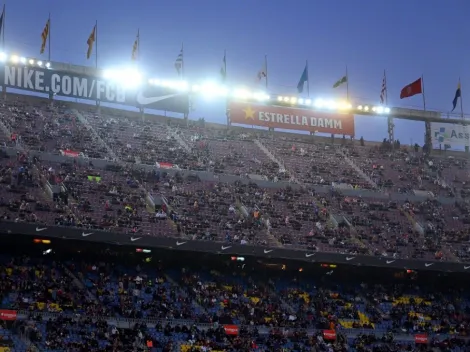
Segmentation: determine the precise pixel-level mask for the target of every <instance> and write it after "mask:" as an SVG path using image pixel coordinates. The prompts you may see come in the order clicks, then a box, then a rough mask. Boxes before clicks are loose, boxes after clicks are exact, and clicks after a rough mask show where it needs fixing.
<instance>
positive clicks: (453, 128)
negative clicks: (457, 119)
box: [431, 122, 470, 148]
mask: <svg viewBox="0 0 470 352" xmlns="http://www.w3.org/2000/svg"><path fill="white" fill-rule="evenodd" d="M431 134H432V139H433V144H434V145H436V144H442V148H444V145H446V144H447V145H449V146H450V148H454V147H464V146H468V145H469V142H470V128H469V127H467V126H462V125H454V124H451V123H441V122H432V123H431Z"/></svg>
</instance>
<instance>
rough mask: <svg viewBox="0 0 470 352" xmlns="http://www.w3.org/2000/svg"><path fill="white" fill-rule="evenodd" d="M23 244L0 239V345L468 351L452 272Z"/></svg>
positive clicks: (463, 298) (461, 298) (459, 288)
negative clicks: (437, 273) (301, 263)
mask: <svg viewBox="0 0 470 352" xmlns="http://www.w3.org/2000/svg"><path fill="white" fill-rule="evenodd" d="M33 242H34V241H32V240H31V238H29V237H22V236H17V237H16V238H5V237H3V238H2V239H0V244H1V247H0V248H1V252H0V275H1V277H2V279H1V309H0V323H1V330H0V331H1V332H2V339H1V340H0V350H2V351H21V352H23V351H57V352H59V351H85V350H86V351H149V352H162V351H165V352H166V351H168V352H189V351H259V352H264V351H266V352H267V351H282V352H284V351H296V352H301V351H312V350H313V351H328V350H331V351H353V352H355V351H357V352H359V351H397V352H398V351H400V352H401V351H435V350H438V351H444V350H445V351H452V352H454V351H455V352H463V351H467V350H468V348H469V340H468V334H469V333H470V325H469V321H470V320H469V312H470V297H469V296H468V290H466V286H465V283H464V281H465V280H462V279H463V278H465V275H464V276H462V274H447V275H442V276H439V275H435V273H427V272H423V273H419V272H413V271H410V270H408V271H407V272H406V271H405V270H390V269H388V270H386V269H384V270H378V271H377V269H367V268H363V269H361V270H358V269H356V268H351V267H347V266H344V267H343V266H336V265H332V264H320V263H315V264H307V265H306V266H304V267H302V268H299V266H298V262H295V261H278V260H269V261H265V260H259V259H256V258H240V257H238V258H237V257H233V258H231V257H230V256H229V255H223V256H220V255H219V256H214V255H203V256H201V255H200V254H194V253H190V252H188V253H187V255H185V256H175V255H174V253H175V252H168V251H166V250H154V251H151V250H144V249H137V250H136V248H132V247H124V246H121V247H110V246H109V245H102V244H96V245H95V246H92V247H90V245H89V243H87V242H83V241H81V242H71V241H61V240H52V243H49V242H50V241H49V242H45V243H33ZM36 242H37V241H36ZM459 275H460V276H459Z"/></svg>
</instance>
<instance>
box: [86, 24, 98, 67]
mask: <svg viewBox="0 0 470 352" xmlns="http://www.w3.org/2000/svg"><path fill="white" fill-rule="evenodd" d="M95 37H96V25H95V26H94V27H93V30H92V31H91V33H90V36H89V37H88V40H87V41H86V43H87V44H88V51H87V53H86V58H87V59H89V58H90V56H91V53H92V52H93V44H95V40H96V38H95Z"/></svg>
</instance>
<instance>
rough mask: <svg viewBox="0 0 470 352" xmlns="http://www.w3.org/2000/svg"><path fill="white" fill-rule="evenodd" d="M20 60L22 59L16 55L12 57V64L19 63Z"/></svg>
mask: <svg viewBox="0 0 470 352" xmlns="http://www.w3.org/2000/svg"><path fill="white" fill-rule="evenodd" d="M19 60H20V58H19V57H18V56H16V55H13V56H12V57H11V62H13V63H14V64H16V63H18V61H19Z"/></svg>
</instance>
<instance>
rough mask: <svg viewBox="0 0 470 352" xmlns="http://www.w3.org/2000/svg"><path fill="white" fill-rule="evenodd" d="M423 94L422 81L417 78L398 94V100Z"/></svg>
mask: <svg viewBox="0 0 470 352" xmlns="http://www.w3.org/2000/svg"><path fill="white" fill-rule="evenodd" d="M422 93H423V80H422V78H418V79H417V80H416V81H414V82H413V83H410V84H408V85H407V86H404V87H403V89H402V90H401V92H400V99H404V98H409V97H412V96H414V95H417V94H422Z"/></svg>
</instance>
